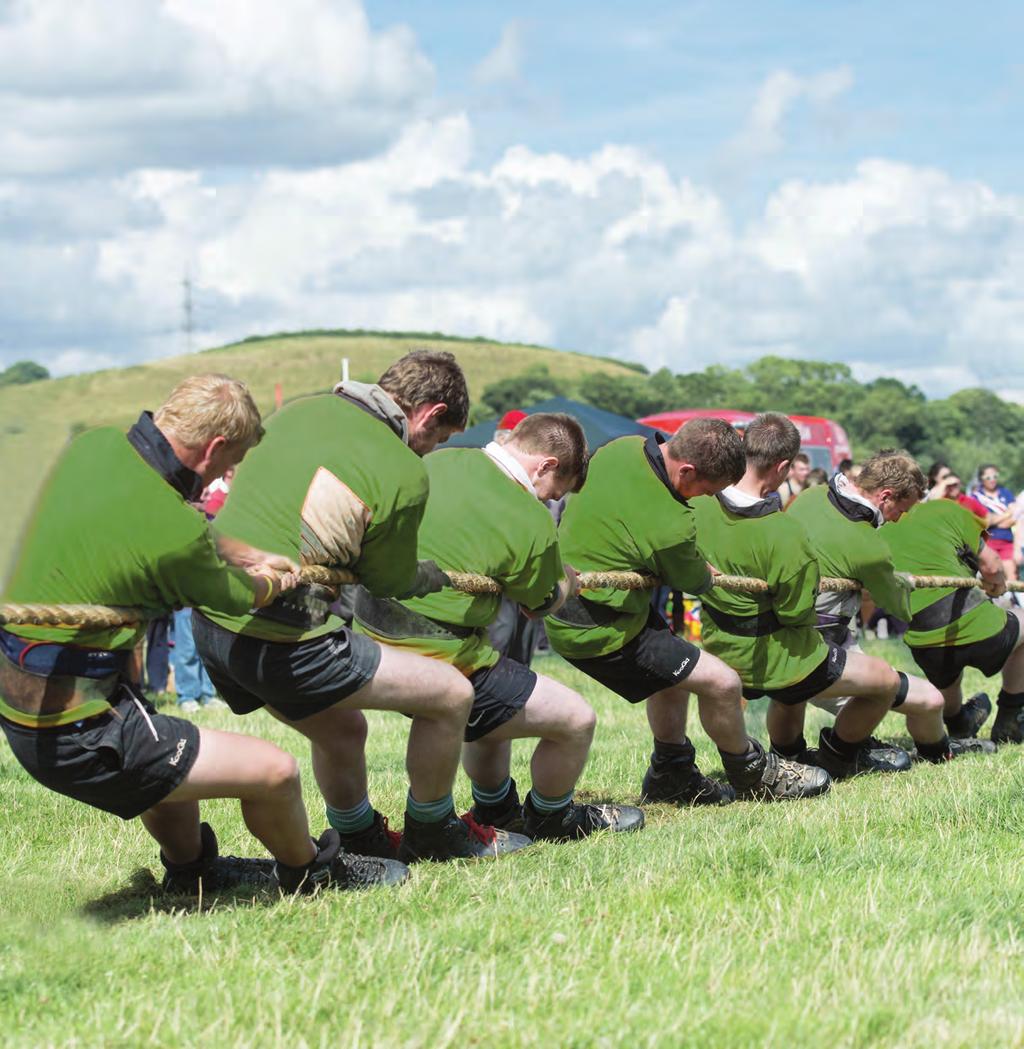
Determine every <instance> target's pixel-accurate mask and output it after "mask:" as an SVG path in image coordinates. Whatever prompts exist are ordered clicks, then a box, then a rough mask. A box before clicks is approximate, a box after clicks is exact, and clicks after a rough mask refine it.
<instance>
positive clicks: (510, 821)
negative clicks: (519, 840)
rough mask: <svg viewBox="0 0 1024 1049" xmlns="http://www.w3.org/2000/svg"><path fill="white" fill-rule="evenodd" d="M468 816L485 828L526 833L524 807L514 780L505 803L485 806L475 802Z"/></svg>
mask: <svg viewBox="0 0 1024 1049" xmlns="http://www.w3.org/2000/svg"><path fill="white" fill-rule="evenodd" d="M466 815H468V816H471V817H472V818H473V821H474V822H475V823H479V824H480V825H481V826H483V827H497V828H498V830H510V831H513V832H514V833H516V834H522V833H524V831H523V826H524V823H523V806H522V804H521V803H520V801H519V792H518V791H517V790H516V781H515V780H512V786H511V788H510V789H509V792H508V794H507V795H506V797H505V800H504V801H502V802H500V803H499V804H497V805H484V804H482V803H481V802H479V801H475V802H474V803H473V807H472V808H471V809H470V810H469V812H468V813H467V814H466ZM529 836H530V837H532V835H529Z"/></svg>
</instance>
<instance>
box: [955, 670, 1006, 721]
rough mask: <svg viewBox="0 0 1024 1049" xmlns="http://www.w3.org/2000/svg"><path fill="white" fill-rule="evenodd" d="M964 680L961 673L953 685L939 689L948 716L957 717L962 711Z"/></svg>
mask: <svg viewBox="0 0 1024 1049" xmlns="http://www.w3.org/2000/svg"><path fill="white" fill-rule="evenodd" d="M1004 669H1005V668H1004ZM963 680H964V676H963V674H961V675H960V676H959V677H958V678H957V679H956V681H954V682H953V684H952V685H947V686H946V688H941V689H939V692H940V693H941V695H942V701H943V704H944V706H945V710H944V712H943V713H944V716H945V717H947V718H952V717H956V715H957V714H959V713H960V708H961V707H962V706H963V705H964V693H963V689H962V688H961V685H962V683H963Z"/></svg>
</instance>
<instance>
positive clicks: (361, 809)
mask: <svg viewBox="0 0 1024 1049" xmlns="http://www.w3.org/2000/svg"><path fill="white" fill-rule="evenodd" d="M325 808H326V809H327V822H328V823H329V824H330V825H331V826H332V827H333V828H334V829H335V830H336V831H337V832H338V833H339V834H358V833H359V831H361V830H366V828H367V827H372V826H373V806H372V805H371V804H370V799H369V798H368V797H365V796H364V797H363V800H362V801H361V802H359V804H358V805H354V806H353V807H352V808H350V809H336V808H334V807H333V806H331V805H327V806H325Z"/></svg>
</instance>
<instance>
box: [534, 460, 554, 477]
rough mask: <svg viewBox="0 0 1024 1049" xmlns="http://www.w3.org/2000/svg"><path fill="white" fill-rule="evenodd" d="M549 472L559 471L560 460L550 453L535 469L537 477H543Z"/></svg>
mask: <svg viewBox="0 0 1024 1049" xmlns="http://www.w3.org/2000/svg"><path fill="white" fill-rule="evenodd" d="M549 473H558V460H557V459H556V458H555V456H553V455H548V456H545V457H544V458H543V459H541V461H540V462H539V463H537V466H536V469H535V470H534V476H536V477H543V476H544V475H545V474H549Z"/></svg>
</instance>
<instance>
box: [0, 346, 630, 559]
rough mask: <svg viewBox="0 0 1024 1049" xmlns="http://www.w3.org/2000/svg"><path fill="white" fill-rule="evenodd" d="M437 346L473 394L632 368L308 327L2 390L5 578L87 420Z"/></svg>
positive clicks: (296, 383) (115, 420) (125, 420)
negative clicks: (531, 372) (170, 398)
mask: <svg viewBox="0 0 1024 1049" xmlns="http://www.w3.org/2000/svg"><path fill="white" fill-rule="evenodd" d="M421 346H432V347H436V348H438V349H442V350H449V351H451V352H452V353H454V354H455V356H456V357H457V358H458V360H459V363H460V364H461V365H462V367H463V370H464V371H465V373H466V379H467V382H468V383H469V391H470V396H471V397H472V398H473V400H474V401H478V400H479V398H480V395H481V393H482V392H483V390H484V388H485V387H486V386H488V385H490V384H491V383H493V382H496V381H497V380H499V379H504V378H507V377H509V376H512V375H518V374H520V373H521V372H524V371H526V370H527V369H529V368H531V367H536V366H538V365H544V366H545V367H546V368H547V369H548V371H549V372H550V373H551V375H552V376H553V377H554V378H555V379H556V380H558V381H561V382H565V383H570V382H575V381H577V380H578V379H579V378H581V377H582V376H584V375H587V374H589V373H591V372H594V371H600V372H605V373H607V374H609V375H620V376H628V375H633V374H634V372H633V370H632V369H631V368H630V367H629V366H628V365H625V364H621V363H619V362H617V361H613V360H610V359H607V358H599V357H588V356H586V355H585V354H580V353H563V352H560V351H557V350H548V349H544V348H543V347H539V346H520V345H514V344H509V343H496V342H491V341H487V340H484V339H457V338H454V337H452V336H443V335H430V334H428V335H417V334H401V333H388V334H384V333H381V334H373V333H366V332H362V333H358V334H356V333H345V332H308V333H301V332H300V333H296V334H291V335H288V334H284V335H273V336H266V337H260V338H255V339H251V340H247V341H245V342H239V343H234V344H232V345H230V346H224V347H220V348H218V349H212V350H206V351H204V352H203V353H198V354H191V355H188V356H183V357H171V358H167V359H164V360H158V361H153V362H151V363H149V364H142V365H136V366H134V367H131V368H117V369H110V370H107V371H98V372H90V373H88V374H86V375H72V376H69V377H67V378H64V379H51V380H47V381H44V382H35V383H30V384H28V385H25V386H5V387H2V388H0V462H2V463H3V477H4V502H3V509H2V510H0V580H2V578H3V575H4V573H5V570H6V568H7V563H8V560H9V557H10V554H11V551H12V549H13V547H14V543H15V540H16V537H17V535H18V533H19V532H20V530H21V527H22V524H23V522H24V519H25V517H26V516H27V514H28V512H29V508H30V507H31V505H32V502H33V500H34V499H35V496H36V493H37V492H38V490H39V486H40V484H41V483H42V480H43V478H44V477H45V476H46V473H47V471H48V470H49V469H50V467H51V466H52V465H53V462H54V460H55V459H56V457H57V455H58V454H59V452H60V450H61V449H62V448H63V447H64V444H65V443H66V441H67V439H68V436H69V435H70V434H71V433H74V432H78V431H79V430H81V429H84V428H86V427H89V426H100V425H117V426H124V427H127V426H129V425H130V424H131V423H132V422H134V421H135V419H136V418H138V414H139V412H140V411H141V410H142V409H143V408H150V409H152V408H156V407H157V406H158V405H159V404H160V403H161V401H162V400H163V399H164V397H166V395H167V394H168V393H169V392H170V391H171V389H172V387H173V386H174V385H175V384H176V383H178V382H179V381H180V380H181V379H183V378H185V376H186V375H191V374H194V373H196V372H203V371H221V372H226V373H227V374H229V375H233V376H235V377H236V378H239V379H244V380H245V381H246V382H247V383H248V384H249V387H250V389H251V390H252V391H253V396H254V397H255V398H256V401H257V403H258V404H259V406H260V409H261V411H263V412H264V413H266V412H269V411H270V410H271V409H272V408H273V406H274V385H275V383H278V382H280V383H281V385H282V390H283V394H284V397H285V399H286V400H288V399H291V398H294V397H298V396H301V395H303V394H307V393H313V392H315V391H317V390H324V389H329V388H330V387H331V386H333V385H334V383H335V382H337V380H338V379H339V377H340V370H341V359H342V357H347V358H348V359H349V365H350V369H351V371H350V374H351V376H352V378H353V379H361V380H368V381H373V380H374V379H376V378H377V377H378V376H379V375H380V374H381V372H383V371H384V369H385V368H386V367H387V366H388V365H389V364H390V363H391V362H392V361H394V360H396V359H397V358H398V357H400V356H402V354H403V353H407V352H408V351H409V350H410V349H413V348H416V347H421Z"/></svg>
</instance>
